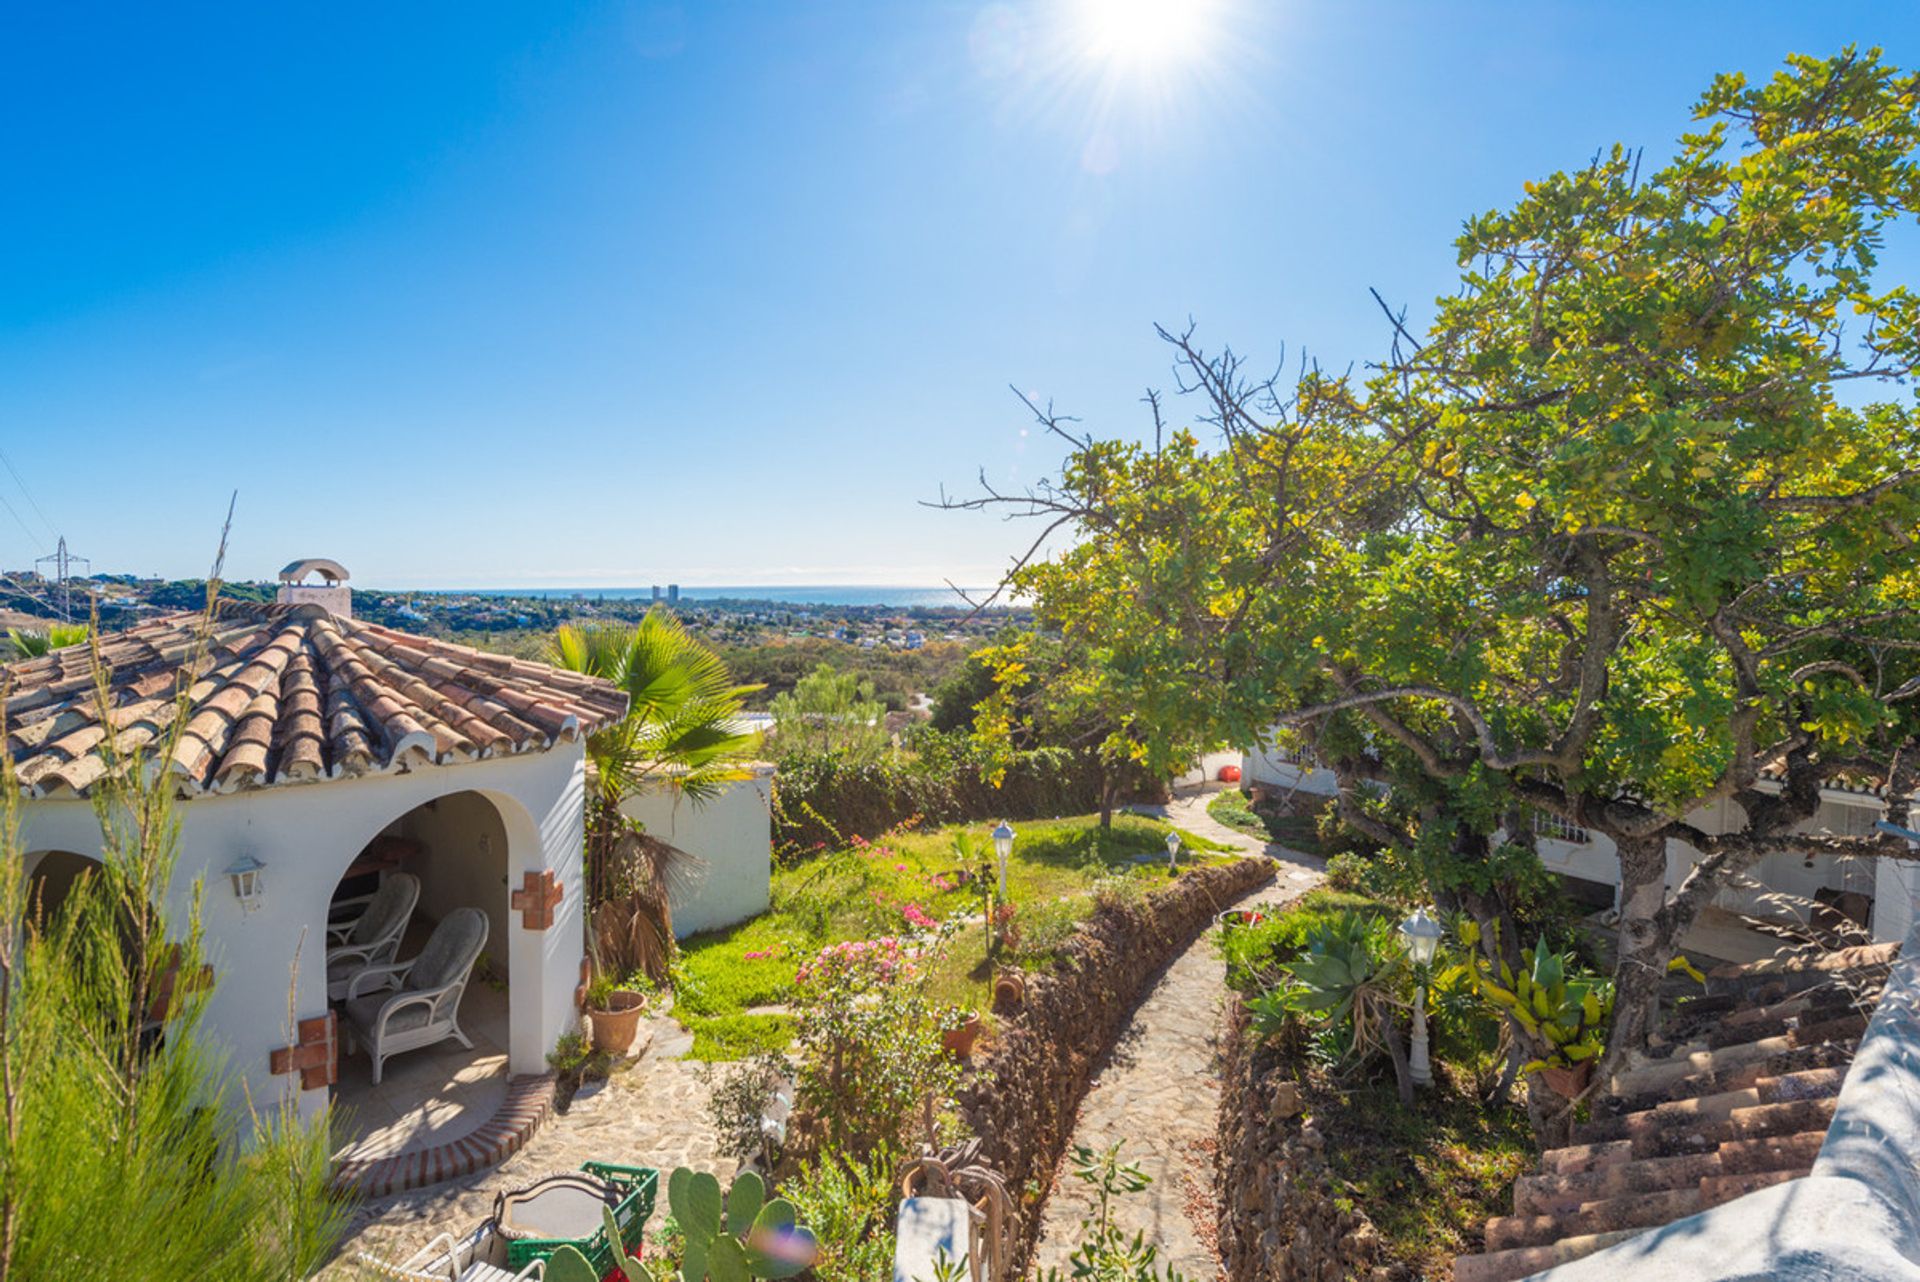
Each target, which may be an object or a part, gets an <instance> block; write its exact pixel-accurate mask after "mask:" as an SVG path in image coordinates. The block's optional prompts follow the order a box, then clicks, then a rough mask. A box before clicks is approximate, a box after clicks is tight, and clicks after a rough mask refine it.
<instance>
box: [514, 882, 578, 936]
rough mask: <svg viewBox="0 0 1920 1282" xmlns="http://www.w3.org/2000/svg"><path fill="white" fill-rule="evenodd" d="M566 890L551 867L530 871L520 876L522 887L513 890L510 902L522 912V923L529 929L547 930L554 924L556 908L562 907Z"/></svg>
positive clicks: (515, 909)
mask: <svg viewBox="0 0 1920 1282" xmlns="http://www.w3.org/2000/svg"><path fill="white" fill-rule="evenodd" d="M563 898H565V892H564V891H562V890H561V889H560V879H559V878H558V877H556V876H554V875H553V870H552V869H551V868H543V869H541V870H540V871H539V872H529V873H527V874H525V875H524V876H522V877H521V878H520V889H518V890H516V891H514V892H513V894H512V896H511V897H510V902H511V903H512V905H513V910H514V911H515V912H517V913H519V914H520V924H521V925H522V926H525V927H526V928H527V929H528V930H545V929H546V928H547V927H549V926H551V925H553V914H554V910H555V909H557V908H559V907H560V901H561V900H562V899H563Z"/></svg>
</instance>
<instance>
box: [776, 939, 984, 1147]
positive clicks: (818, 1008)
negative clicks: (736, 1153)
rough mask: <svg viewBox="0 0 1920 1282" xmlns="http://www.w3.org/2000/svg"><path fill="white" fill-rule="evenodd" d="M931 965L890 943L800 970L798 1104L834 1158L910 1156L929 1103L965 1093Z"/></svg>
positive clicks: (822, 956) (825, 956)
mask: <svg viewBox="0 0 1920 1282" xmlns="http://www.w3.org/2000/svg"><path fill="white" fill-rule="evenodd" d="M928 961H929V957H928V953H927V951H924V950H923V948H921V947H914V946H910V945H907V944H903V943H902V942H901V941H899V940H897V939H893V938H882V939H874V940H853V941H848V942H846V943H840V944H830V945H828V946H827V947H826V948H824V949H822V950H821V951H820V952H819V953H818V954H817V955H815V956H814V957H813V958H812V959H810V960H809V961H808V962H807V963H806V964H805V965H804V966H802V967H801V968H800V971H799V974H798V976H797V981H798V985H799V987H798V991H797V994H796V997H797V1003H798V1012H799V1024H798V1028H797V1032H798V1041H799V1050H798V1066H799V1075H798V1083H797V1084H798V1091H797V1095H796V1098H797V1101H798V1102H799V1104H801V1105H802V1106H803V1107H805V1108H806V1110H807V1112H808V1113H809V1115H810V1116H812V1117H813V1118H814V1119H815V1121H816V1123H817V1124H818V1125H819V1127H820V1129H821V1134H822V1137H823V1140H824V1143H825V1145H826V1146H827V1148H828V1149H829V1150H832V1151H838V1152H844V1153H848V1154H853V1155H856V1156H858V1155H863V1154H866V1153H869V1152H872V1151H873V1150H875V1149H876V1148H886V1149H890V1150H896V1151H898V1150H902V1149H904V1148H905V1147H906V1144H907V1140H908V1137H909V1135H910V1133H911V1132H912V1130H913V1129H914V1127H915V1126H916V1125H918V1124H919V1122H920V1120H921V1118H922V1116H923V1108H924V1107H925V1106H926V1104H927V1102H928V1101H929V1100H931V1101H934V1102H935V1103H936V1104H937V1103H938V1102H940V1101H943V1100H945V1099H946V1098H947V1097H948V1096H949V1095H951V1094H952V1092H953V1090H954V1089H955V1088H956V1087H957V1086H958V1085H959V1081H960V1072H959V1066H958V1065H957V1064H956V1063H955V1061H954V1059H953V1057H952V1056H950V1055H948V1054H947V1052H946V1048H945V1047H944V1046H943V1045H942V1042H941V1034H942V1032H943V1031H944V1030H945V1028H946V1027H947V1025H948V1023H949V1022H950V1021H949V1020H948V1019H947V1014H946V1012H945V1011H944V1010H943V1009H942V1008H941V1006H940V1005H939V1003H938V1002H937V1001H936V1000H935V999H934V998H933V996H932V994H931V992H930V990H929V983H928V980H929V971H928V968H927V963H928Z"/></svg>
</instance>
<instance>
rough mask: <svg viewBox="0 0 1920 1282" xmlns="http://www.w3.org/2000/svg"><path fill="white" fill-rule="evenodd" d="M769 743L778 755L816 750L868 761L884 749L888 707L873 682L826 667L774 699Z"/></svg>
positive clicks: (816, 670) (821, 667) (802, 678)
mask: <svg viewBox="0 0 1920 1282" xmlns="http://www.w3.org/2000/svg"><path fill="white" fill-rule="evenodd" d="M772 712H773V722H774V728H773V732H772V733H771V735H770V736H769V739H768V741H769V743H770V745H771V746H772V747H773V748H774V749H775V750H776V751H778V752H780V753H783V754H784V753H790V752H816V753H826V754H829V755H835V756H840V757H844V758H846V759H847V760H850V761H872V760H874V759H875V758H877V757H879V756H880V754H881V753H882V752H884V751H885V750H886V747H887V725H886V715H887V706H886V704H884V703H882V702H881V701H880V700H879V699H876V698H875V697H874V694H873V682H872V681H869V680H867V679H866V678H864V677H862V676H861V675H860V674H859V673H857V672H841V671H838V670H837V669H835V668H834V666H833V665H832V664H830V663H822V664H821V665H820V666H819V667H817V668H815V669H814V670H813V671H812V672H809V673H808V674H807V675H806V676H804V677H801V678H800V680H799V682H797V683H796V684H795V685H794V687H793V689H791V690H789V691H787V692H786V693H785V694H781V695H777V696H775V697H774V700H773V704H772Z"/></svg>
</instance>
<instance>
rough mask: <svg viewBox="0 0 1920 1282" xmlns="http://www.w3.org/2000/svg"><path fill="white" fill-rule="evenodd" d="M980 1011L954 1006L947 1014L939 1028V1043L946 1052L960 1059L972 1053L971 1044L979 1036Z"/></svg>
mask: <svg viewBox="0 0 1920 1282" xmlns="http://www.w3.org/2000/svg"><path fill="white" fill-rule="evenodd" d="M980 1027H981V1024H980V1012H979V1011H977V1010H968V1009H966V1008H965V1007H960V1006H956V1007H954V1009H953V1010H951V1011H949V1012H948V1014H947V1018H946V1021H945V1023H944V1025H943V1027H942V1028H941V1030H940V1044H941V1045H942V1046H944V1047H946V1048H947V1051H948V1053H950V1054H952V1055H956V1056H958V1057H959V1058H961V1059H965V1058H966V1057H967V1056H969V1055H971V1054H973V1044H974V1042H975V1041H977V1040H979V1037H980Z"/></svg>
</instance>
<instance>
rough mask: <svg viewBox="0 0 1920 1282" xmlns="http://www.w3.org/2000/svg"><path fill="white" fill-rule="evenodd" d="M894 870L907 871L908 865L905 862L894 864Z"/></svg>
mask: <svg viewBox="0 0 1920 1282" xmlns="http://www.w3.org/2000/svg"><path fill="white" fill-rule="evenodd" d="M893 870H894V871H895V872H905V871H906V870H907V866H906V865H905V864H895V865H894V866H893Z"/></svg>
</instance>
